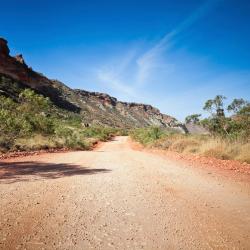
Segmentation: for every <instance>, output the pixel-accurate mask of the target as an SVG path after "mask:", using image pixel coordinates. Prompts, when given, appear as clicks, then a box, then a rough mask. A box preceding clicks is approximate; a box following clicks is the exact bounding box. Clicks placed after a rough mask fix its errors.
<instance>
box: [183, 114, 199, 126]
mask: <svg viewBox="0 0 250 250" xmlns="http://www.w3.org/2000/svg"><path fill="white" fill-rule="evenodd" d="M200 117H201V114H193V115H188V116H187V117H186V118H185V121H186V123H194V124H197V123H199V122H200Z"/></svg>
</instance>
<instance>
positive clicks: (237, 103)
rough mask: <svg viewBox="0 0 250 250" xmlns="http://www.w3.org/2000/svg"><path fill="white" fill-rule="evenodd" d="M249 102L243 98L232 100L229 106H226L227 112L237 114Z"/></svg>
mask: <svg viewBox="0 0 250 250" xmlns="http://www.w3.org/2000/svg"><path fill="white" fill-rule="evenodd" d="M247 106H249V102H248V101H246V100H244V99H243V98H239V99H234V100H233V101H232V103H231V104H230V105H228V107H227V110H228V111H229V112H233V113H235V114H237V113H239V112H240V111H241V110H243V109H245V108H247Z"/></svg>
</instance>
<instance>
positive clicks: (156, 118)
mask: <svg viewBox="0 0 250 250" xmlns="http://www.w3.org/2000/svg"><path fill="white" fill-rule="evenodd" d="M9 53H10V51H9V48H8V45H7V41H6V40H5V39H2V38H0V77H1V78H0V90H1V93H5V94H6V95H9V96H14V94H15V93H11V91H10V89H11V86H6V85H3V84H1V79H3V77H5V78H6V77H7V78H10V79H12V81H10V82H13V81H16V82H17V83H18V86H20V88H22V89H23V88H32V89H34V90H35V91H36V92H38V93H40V94H43V95H44V96H46V97H49V98H50V99H51V100H52V102H54V104H55V105H57V106H59V107H60V108H63V109H67V110H69V111H73V112H79V113H81V114H82V117H83V120H84V122H87V123H90V124H100V125H108V126H116V127H128V128H130V127H143V126H150V125H157V126H163V127H176V128H177V127H178V128H179V129H181V128H180V127H179V125H178V122H177V121H176V119H175V118H173V117H171V116H168V115H165V114H162V113H161V112H160V111H159V110H158V109H156V108H154V107H152V106H151V105H146V104H137V103H127V102H120V101H118V100H117V99H116V98H115V97H111V96H109V95H107V94H104V93H97V92H88V91H85V90H73V89H71V88H69V87H67V86H66V85H65V84H63V83H61V82H59V81H57V80H50V79H48V78H47V77H45V76H44V75H42V74H40V73H37V72H35V71H34V70H32V69H31V68H29V67H28V66H27V64H26V63H25V61H24V59H23V56H22V55H17V56H15V57H12V56H10V54H9ZM2 82H3V81H2ZM8 87H9V89H8ZM20 91H21V90H20Z"/></svg>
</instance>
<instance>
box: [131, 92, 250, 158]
mask: <svg viewBox="0 0 250 250" xmlns="http://www.w3.org/2000/svg"><path fill="white" fill-rule="evenodd" d="M224 100H225V97H223V96H220V95H218V96H216V97H215V98H214V99H211V100H208V101H207V102H206V103H205V105H204V107H203V109H204V110H205V111H207V112H209V114H210V115H209V117H208V118H205V119H201V114H193V115H190V116H188V117H187V118H186V123H189V124H193V125H196V126H202V127H204V128H206V129H207V131H208V134H203V135H202V134H181V133H177V132H176V131H173V130H170V129H161V128H158V127H149V128H142V129H135V130H133V131H131V134H130V135H131V137H132V138H133V139H134V140H135V141H138V142H140V143H141V144H143V145H144V146H147V147H156V148H160V149H164V150H170V151H175V152H179V153H188V154H190V153H191V154H197V155H202V156H208V157H215V158H218V159H224V160H238V161H241V162H247V163H250V104H249V102H247V101H245V100H243V99H234V100H233V101H232V103H231V104H230V105H228V107H227V111H228V114H229V115H228V116H226V115H225V108H224V102H223V101H224Z"/></svg>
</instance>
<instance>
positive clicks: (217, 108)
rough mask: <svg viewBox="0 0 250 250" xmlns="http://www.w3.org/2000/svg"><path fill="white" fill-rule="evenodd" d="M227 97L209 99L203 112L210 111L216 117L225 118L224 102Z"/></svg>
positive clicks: (219, 96)
mask: <svg viewBox="0 0 250 250" xmlns="http://www.w3.org/2000/svg"><path fill="white" fill-rule="evenodd" d="M225 99H226V97H225V96H223V95H217V96H215V98H214V99H209V100H207V101H206V102H205V105H204V107H203V110H205V111H208V112H209V113H210V114H211V115H212V116H214V117H225V113H224V102H223V100H225Z"/></svg>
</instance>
